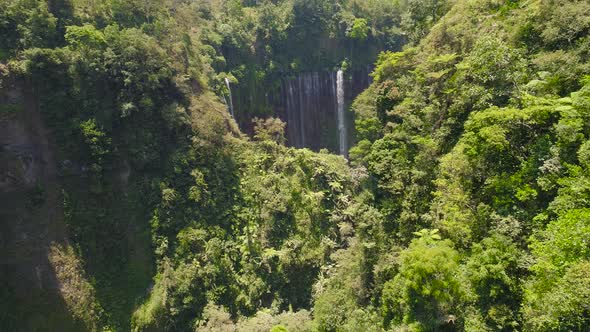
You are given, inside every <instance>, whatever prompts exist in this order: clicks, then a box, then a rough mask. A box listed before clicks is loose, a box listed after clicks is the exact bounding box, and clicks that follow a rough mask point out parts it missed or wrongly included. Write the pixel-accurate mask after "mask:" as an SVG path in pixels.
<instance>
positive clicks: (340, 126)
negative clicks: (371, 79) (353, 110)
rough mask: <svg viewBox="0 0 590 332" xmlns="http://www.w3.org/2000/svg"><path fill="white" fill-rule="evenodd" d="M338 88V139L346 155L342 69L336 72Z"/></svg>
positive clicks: (342, 153)
mask: <svg viewBox="0 0 590 332" xmlns="http://www.w3.org/2000/svg"><path fill="white" fill-rule="evenodd" d="M336 90H337V92H336V96H337V103H338V104H337V107H338V141H339V143H340V154H341V155H343V156H345V157H346V155H347V153H348V146H347V142H346V119H345V115H344V73H343V72H342V70H339V71H338V73H336Z"/></svg>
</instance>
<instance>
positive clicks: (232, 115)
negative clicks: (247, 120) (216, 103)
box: [224, 77, 235, 119]
mask: <svg viewBox="0 0 590 332" xmlns="http://www.w3.org/2000/svg"><path fill="white" fill-rule="evenodd" d="M224 81H225V86H226V87H227V92H228V93H229V104H228V107H229V113H230V114H231V117H232V118H234V119H235V116H234V102H233V100H232V96H231V87H230V86H229V79H228V78H227V77H226V78H225V79H224Z"/></svg>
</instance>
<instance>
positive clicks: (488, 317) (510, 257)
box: [0, 0, 590, 332]
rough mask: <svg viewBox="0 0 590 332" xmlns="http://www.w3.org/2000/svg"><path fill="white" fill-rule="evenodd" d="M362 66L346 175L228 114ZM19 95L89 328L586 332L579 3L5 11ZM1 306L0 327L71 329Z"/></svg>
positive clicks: (517, 0)
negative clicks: (37, 141) (248, 98)
mask: <svg viewBox="0 0 590 332" xmlns="http://www.w3.org/2000/svg"><path fill="white" fill-rule="evenodd" d="M382 50H383V52H380V51H382ZM367 63H374V66H375V67H374V68H375V69H374V71H373V73H372V77H373V83H372V84H371V86H370V87H369V88H368V89H367V90H366V91H365V92H363V93H362V94H361V95H360V96H359V97H358V98H357V99H356V101H355V102H354V104H353V105H352V107H351V109H350V111H351V112H353V113H354V117H355V134H356V144H355V145H354V146H353V147H352V148H351V149H350V158H349V160H348V161H347V160H345V159H344V158H343V157H341V156H337V155H333V154H330V153H328V152H326V151H320V152H312V151H310V150H308V149H295V148H291V147H288V146H285V139H284V128H285V124H284V123H282V122H281V121H280V120H278V119H275V118H254V119H252V120H253V127H254V132H255V134H254V135H253V136H252V137H247V136H246V135H244V134H242V133H241V132H240V130H239V128H238V127H237V126H236V123H235V122H234V121H233V119H232V118H231V117H230V115H229V113H228V112H227V110H226V107H225V105H224V104H223V102H222V96H224V95H225V94H226V93H227V91H225V90H224V89H226V87H225V84H224V79H225V78H228V79H230V80H232V81H233V82H238V81H239V82H242V83H245V84H246V86H248V87H252V89H254V90H255V89H258V90H260V89H264V87H268V86H269V85H270V84H273V83H272V82H273V80H275V79H277V78H280V77H283V76H287V75H291V74H293V73H296V72H299V71H305V70H312V69H323V70H331V69H334V68H340V67H343V69H345V70H346V69H347V68H350V67H351V66H355V65H364V64H367ZM11 82H17V83H16V85H17V86H19V87H21V88H22V89H23V90H24V91H27V96H28V97H29V98H34V99H35V100H36V103H37V104H38V109H39V111H40V112H41V114H42V116H43V119H44V122H45V123H46V125H47V126H48V127H49V128H50V129H51V140H52V141H53V142H54V144H55V148H56V152H55V153H56V156H57V157H56V159H57V162H58V168H59V173H60V176H59V183H60V186H61V194H60V199H61V201H62V206H60V210H63V219H64V222H65V224H66V225H67V233H68V236H69V239H70V242H71V244H72V247H73V251H72V254H73V255H75V256H76V257H78V259H79V260H80V262H81V263H80V264H81V265H82V268H81V270H82V271H83V273H82V274H81V275H76V276H71V275H69V278H83V279H84V280H87V283H85V284H84V285H86V286H84V287H85V289H86V290H85V293H81V294H74V295H73V296H64V300H65V302H66V305H67V307H68V309H69V311H70V313H71V315H72V317H73V319H74V320H75V321H76V322H77V323H78V325H77V326H80V327H81V328H83V329H85V330H88V331H261V332H262V331H265V332H268V331H272V332H279V331H289V332H294V331H295V332H296V331H588V330H589V329H590V3H589V2H588V1H586V0H563V1H557V0H446V1H445V0H259V1H256V0H165V1H158V0H52V1H43V0H0V89H9V88H10V87H11V86H12V85H11V84H12V83H11ZM253 93H254V94H255V92H253ZM252 99H253V101H252V105H251V108H256V107H257V105H258V104H257V101H256V98H252ZM259 106H260V108H264V107H265V106H266V105H259ZM18 111H19V110H18V109H14V108H13V107H10V105H0V112H2V113H5V114H9V113H11V112H18ZM267 113H268V112H267ZM5 114H2V116H5ZM261 114H265V113H264V112H261ZM6 116H8V115H6ZM42 189H43V188H40V189H39V190H38V192H36V193H35V195H37V196H42V195H43V190H42ZM37 196H35V197H37ZM35 197H34V198H35ZM32 201H33V204H35V202H37V201H38V203H39V204H42V202H43V199H42V197H41V198H40V199H38V200H37V199H34V200H32ZM2 208H9V207H6V206H3V207H2ZM64 260H65V258H64ZM58 277H59V276H58ZM88 294H91V295H92V296H90V295H88ZM0 295H1V296H2V300H0V302H1V303H0V311H1V312H0V330H7V331H9V330H10V331H21V330H22V331H45V330H50V331H51V330H60V326H59V324H58V325H56V326H51V325H50V324H49V325H48V323H47V322H50V321H52V320H50V317H51V315H52V312H51V311H48V312H41V313H38V314H40V315H41V317H47V319H46V320H45V319H43V318H38V317H37V319H35V320H31V319H30V316H29V315H30V312H29V311H28V310H27V308H26V307H27V305H31V304H27V303H17V302H15V300H14V299H15V298H16V297H15V295H14V294H12V293H11V292H10V290H6V289H4V290H2V291H0Z"/></svg>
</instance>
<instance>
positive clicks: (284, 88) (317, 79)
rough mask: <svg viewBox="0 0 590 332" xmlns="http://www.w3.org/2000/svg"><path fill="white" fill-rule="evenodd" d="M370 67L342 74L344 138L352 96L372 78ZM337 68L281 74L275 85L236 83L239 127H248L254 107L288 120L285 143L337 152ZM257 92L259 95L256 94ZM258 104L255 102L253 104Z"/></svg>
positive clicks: (350, 129)
mask: <svg viewBox="0 0 590 332" xmlns="http://www.w3.org/2000/svg"><path fill="white" fill-rule="evenodd" d="M369 73H370V68H369V67H367V68H366V69H361V70H352V71H351V72H349V73H347V74H345V76H344V84H343V90H344V109H345V126H346V129H347V130H346V132H347V141H348V142H352V141H353V137H354V121H353V118H352V114H351V113H350V112H348V107H349V106H350V104H351V102H352V100H354V98H355V97H356V96H358V95H359V94H360V93H361V92H362V91H363V90H364V89H365V88H367V87H368V86H369V84H370V82H371V78H370V76H369ZM337 89H338V87H337V73H336V72H328V71H325V72H305V73H300V74H298V75H296V76H288V77H284V78H282V79H281V80H280V84H278V86H276V87H248V86H239V85H238V86H237V87H236V89H235V90H236V91H235V93H234V94H233V97H234V101H233V105H234V108H235V113H236V115H237V121H238V122H239V123H240V127H241V128H242V129H243V130H244V131H246V132H250V131H251V120H252V117H253V116H254V115H253V113H254V112H255V111H259V110H260V109H266V112H267V113H270V114H269V115H272V116H276V117H279V118H280V119H281V120H283V121H284V122H286V123H287V126H286V136H287V144H288V145H289V146H294V147H298V148H310V149H312V150H314V151H318V150H320V149H323V148H327V149H328V150H330V151H331V152H334V153H338V151H339V138H338V114H337V113H338V112H337V110H338V101H337V95H338V91H337ZM257 95H262V97H258V98H257ZM256 105H257V106H256Z"/></svg>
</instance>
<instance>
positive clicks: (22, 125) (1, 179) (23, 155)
mask: <svg viewBox="0 0 590 332" xmlns="http://www.w3.org/2000/svg"><path fill="white" fill-rule="evenodd" d="M0 105H1V113H0V205H1V208H0V266H1V269H0V283H1V286H0V294H1V296H0V297H1V298H2V299H3V301H2V305H3V306H6V308H2V309H1V310H0V312H1V313H0V322H1V323H0V325H1V326H3V328H6V329H7V330H12V331H19V330H23V331H25V330H28V331H41V330H51V328H52V327H59V328H60V329H61V330H66V331H67V330H80V329H81V328H82V326H80V325H79V324H77V323H76V322H75V319H74V318H73V316H72V314H71V313H70V312H69V310H68V304H67V303H66V300H65V299H64V298H63V297H62V294H61V291H60V289H61V287H62V286H63V285H64V283H63V282H62V280H59V278H58V273H57V271H58V270H59V269H60V268H62V267H64V265H63V263H60V264H57V265H56V264H53V263H52V262H51V256H52V255H51V248H52V247H56V248H57V247H58V246H59V247H60V248H64V247H65V246H67V240H66V235H65V234H66V233H65V226H64V222H63V211H62V208H61V207H62V198H61V190H60V187H59V184H58V181H57V171H56V163H55V159H54V149H53V148H52V145H51V143H50V139H49V137H50V133H49V132H48V131H47V130H46V128H45V127H44V125H43V122H42V120H41V117H40V114H39V112H38V109H37V104H36V102H35V100H34V98H33V96H32V91H30V89H29V88H28V86H27V85H26V84H22V83H17V82H9V83H8V84H6V86H5V87H4V88H3V89H1V90H0ZM66 283H67V281H66Z"/></svg>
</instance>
